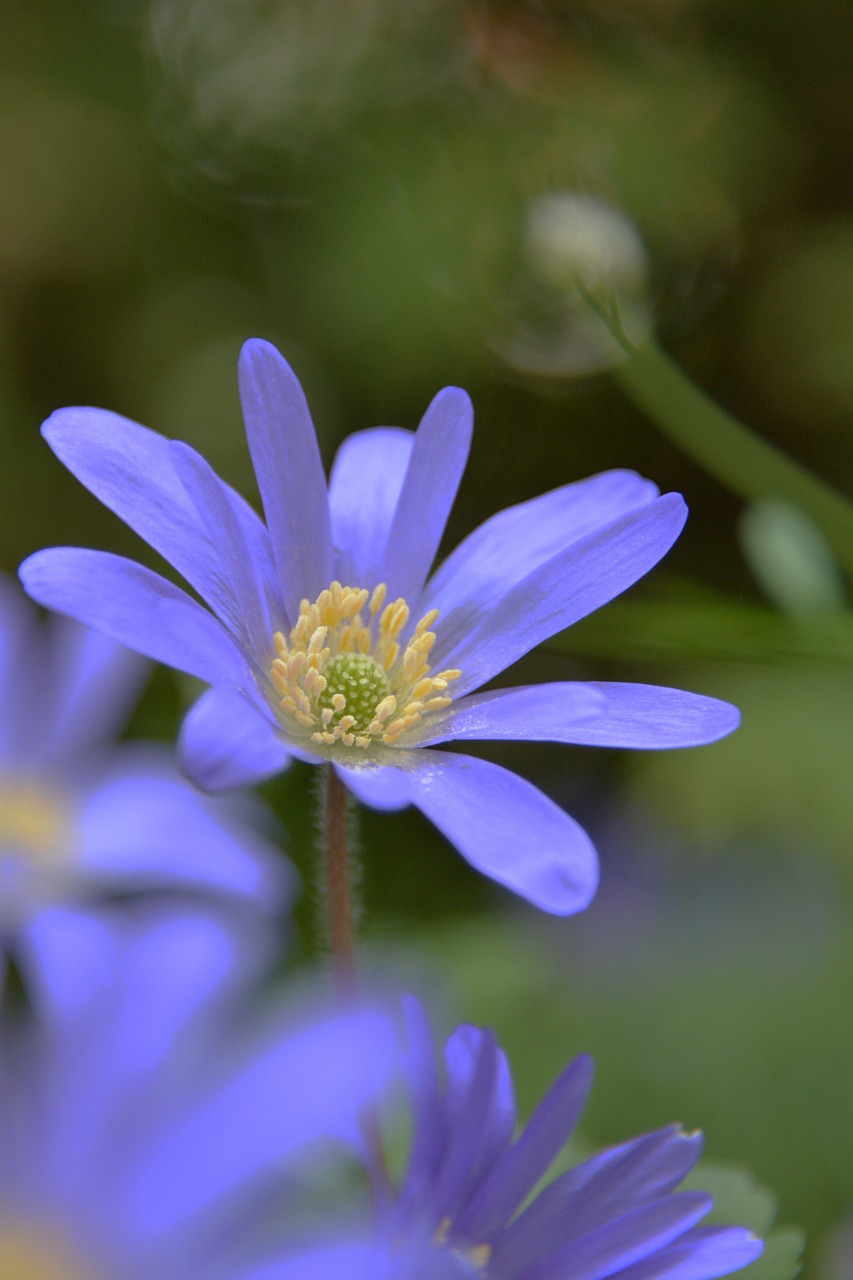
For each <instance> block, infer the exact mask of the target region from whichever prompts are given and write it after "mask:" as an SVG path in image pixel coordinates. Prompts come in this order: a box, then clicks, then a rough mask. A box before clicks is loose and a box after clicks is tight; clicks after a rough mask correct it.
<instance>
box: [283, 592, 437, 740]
mask: <svg viewBox="0 0 853 1280" xmlns="http://www.w3.org/2000/svg"><path fill="white" fill-rule="evenodd" d="M386 595H387V590H386V587H385V584H384V583H380V584H379V585H378V586H377V587H375V588H374V590H373V592H372V593H371V592H369V591H368V590H367V589H366V588H364V587H359V588H355V587H346V586H342V585H341V583H339V582H333V583H332V584H331V585H330V586H329V587H328V588H327V590H325V591H321V592H320V595H319V596H318V597H317V599H316V600H315V601H314V602H313V603H312V602H311V601H309V600H303V601H302V603H301V605H300V609H299V617H298V619H297V621H296V623H295V625H294V626H293V627H292V628H291V631H290V635H289V636H288V637H285V636H284V634H283V633H282V632H280V631H279V632H276V634H275V636H274V638H273V639H274V644H275V652H276V656H275V658H274V659H273V661H272V663H271V665H270V681H271V683H272V686H273V689H274V690H275V693H276V695H277V705H278V708H279V711H280V713H281V717H282V721H283V723H284V724H285V725H286V726H287V727H288V728H289V729H290V730H291V731H292V732H294V733H295V734H298V735H299V736H302V734H303V733H304V732H305V730H308V731H309V734H308V736H309V737H310V739H311V741H312V742H315V743H317V744H318V745H323V746H337V745H340V746H342V747H345V748H349V747H356V748H360V749H362V750H364V749H366V748H367V747H369V746H370V745H371V744H372V743H374V742H380V743H384V744H386V745H394V744H395V743H397V742H398V741H399V740H400V739H401V737H402V736H403V735H404V734H405V733H406V732H407V731H408V730H409V729H411V728H412V726H413V725H415V724H417V722H418V721H419V720H420V719H421V718H422V716H424V715H429V714H431V713H432V712H435V711H441V710H443V709H444V708H445V707H447V706H449V705H450V702H451V699H450V697H449V696H448V695H446V694H445V690H446V689H447V687H448V684H449V683H450V681H452V680H456V679H458V677H459V676H460V675H461V672H459V671H456V670H447V671H440V672H438V673H437V674H436V675H431V674H430V667H429V661H428V658H429V654H430V652H431V650H432V648H433V645H434V644H435V640H436V637H435V633H434V632H433V631H432V630H431V629H430V628H431V627H432V626H433V624H434V623H435V621H436V619H437V618H438V610H437V609H431V610H429V612H428V613H426V614H424V616H423V617H422V618H421V619H420V621H419V622H418V623H417V625H416V626H415V628H414V630H413V631H410V632H409V638H408V640H405V639H404V638H403V637H404V636H405V633H406V629H407V627H408V625H409V618H410V610H409V606H408V604H407V603H406V601H405V600H404V599H402V597H401V598H399V599H397V600H392V601H389V602H388V603H387V604H386V602H385V597H386ZM365 613H366V615H367V616H364V615H365Z"/></svg>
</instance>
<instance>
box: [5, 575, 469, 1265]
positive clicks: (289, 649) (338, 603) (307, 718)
mask: <svg viewBox="0 0 853 1280" xmlns="http://www.w3.org/2000/svg"><path fill="white" fill-rule="evenodd" d="M386 595H387V588H386V586H385V584H384V583H380V584H379V586H378V587H376V588H375V589H374V591H373V592H372V594H371V593H370V592H368V591H367V590H366V589H365V588H363V587H345V586H342V585H341V584H340V582H333V583H332V584H331V586H329V587H328V589H327V590H326V591H321V592H320V594H319V596H318V597H317V599H316V600H315V601H314V602H313V603H312V602H311V601H309V600H303V601H302V603H301V605H300V607H299V617H298V618H297V620H296V624H295V625H294V626H293V627H292V628H291V631H290V635H289V636H287V637H285V635H284V634H283V633H282V632H281V631H277V632H276V633H275V636H274V637H273V638H274V642H275V650H276V657H275V659H274V660H273V662H272V665H271V667H270V679H271V680H272V683H273V686H274V688H275V691H276V694H277V698H278V706H279V709H280V711H281V717H282V722H283V723H284V724H285V725H286V727H287V728H288V729H289V730H290V731H291V732H292V733H294V734H296V735H298V736H300V737H302V736H305V737H308V738H310V740H311V741H312V742H315V743H317V744H318V745H322V746H335V745H338V744H340V745H341V746H343V747H347V748H349V747H355V748H361V749H362V750H364V749H365V748H367V747H369V746H371V744H372V743H375V742H379V743H385V744H387V745H394V744H396V743H397V742H399V740H400V738H401V737H402V735H403V734H405V733H406V732H407V731H408V730H410V729H411V728H412V727H413V725H415V724H417V723H418V722H419V721H420V720H421V719H422V718H423V717H424V716H425V715H430V714H432V713H433V712H436V711H441V710H443V709H444V708H445V707H448V706H450V703H451V698H450V696H449V695H448V694H447V693H446V692H445V691H446V690H447V687H448V685H449V684H450V682H451V681H453V680H458V679H459V677H460V675H461V674H462V673H461V671H457V670H455V669H453V670H447V671H439V672H437V673H436V674H435V675H433V674H431V672H430V665H429V661H428V659H429V654H430V652H431V650H432V647H433V645H434V644H435V632H434V631H432V630H431V628H432V626H433V624H434V623H435V621H436V619H437V618H438V610H437V609H430V611H429V612H428V613H426V614H425V615H424V616H423V617H422V618H421V619H420V621H419V622H418V623H417V625H416V627H415V629H414V632H412V633H411V634H410V638H409V639H408V640H401V638H400V637H401V636H402V634H403V632H404V631H405V629H406V627H407V625H408V622H409V616H410V610H409V606H408V604H407V603H406V601H405V600H404V599H402V597H401V598H399V599H397V600H391V601H389V602H388V603H386V602H385V597H386ZM365 614H366V616H365ZM0 1280H2V1277H0Z"/></svg>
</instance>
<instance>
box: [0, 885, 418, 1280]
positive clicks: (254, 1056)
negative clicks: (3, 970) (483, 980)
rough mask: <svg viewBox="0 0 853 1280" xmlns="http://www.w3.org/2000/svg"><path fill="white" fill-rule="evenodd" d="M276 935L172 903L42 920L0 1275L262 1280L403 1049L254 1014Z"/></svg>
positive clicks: (15, 1054) (298, 1020)
mask: <svg viewBox="0 0 853 1280" xmlns="http://www.w3.org/2000/svg"><path fill="white" fill-rule="evenodd" d="M261 933H262V934H265V933H266V931H265V930H262V931H261ZM266 941H267V939H266V938H264V939H263V940H261V939H259V935H258V930H257V929H256V928H255V927H254V926H250V925H249V922H248V921H246V920H242V921H241V922H238V921H237V919H236V917H233V916H232V917H231V920H230V923H228V924H227V926H226V924H225V922H224V918H222V917H219V918H217V917H216V916H214V915H213V914H211V913H210V912H209V911H195V912H186V911H179V910H178V909H176V908H175V907H174V906H172V907H170V908H169V909H163V910H158V911H156V912H154V911H152V910H151V909H150V908H149V909H148V910H147V911H145V912H144V913H141V914H137V915H136V916H135V917H134V918H133V919H131V918H129V917H127V916H121V917H119V916H111V917H107V918H104V917H103V916H101V917H97V916H93V915H89V914H87V913H85V912H81V911H78V910H69V909H59V908H57V909H55V910H53V911H51V912H49V913H47V912H46V913H45V914H44V915H43V917H42V919H41V920H40V922H39V925H38V929H37V939H36V954H37V961H38V963H37V965H36V967H35V980H34V982H33V1001H34V1009H33V1014H34V1015H35V1016H31V1017H23V1016H22V1015H21V1014H20V1012H19V1013H18V1014H17V1015H14V1014H13V1015H11V1016H10V1015H9V1011H8V1009H3V1011H2V1013H0V1133H2V1143H0V1273H2V1275H3V1276H7V1277H8V1276H14V1277H20V1280H116V1277H121V1278H122V1280H150V1277H152V1276H156V1277H158V1280H251V1278H252V1277H253V1276H254V1275H255V1273H256V1271H257V1270H258V1268H259V1267H260V1266H261V1265H262V1264H263V1262H264V1260H265V1259H266V1258H267V1257H268V1256H269V1255H270V1254H271V1253H274V1252H276V1251H277V1250H279V1249H281V1250H282V1251H284V1249H285V1247H286V1239H287V1233H288V1232H289V1231H290V1230H293V1229H295V1228H294V1222H293V1221H291V1219H295V1217H296V1209H295V1206H294V1198H293V1195H292V1194H291V1192H292V1191H293V1190H295V1188H296V1185H297V1184H298V1183H301V1181H302V1179H303V1178H304V1177H306V1176H307V1175H308V1174H309V1173H310V1171H311V1170H312V1169H320V1170H322V1169H324V1168H325V1163H326V1162H327V1160H328V1158H329V1157H330V1156H331V1155H332V1154H334V1155H335V1156H336V1157H337V1156H338V1155H339V1153H340V1152H341V1150H345V1151H346V1150H348V1151H350V1152H352V1151H355V1149H356V1146H357V1143H358V1115H359V1113H360V1111H361V1109H362V1108H363V1107H364V1106H365V1105H366V1104H367V1103H369V1102H370V1101H371V1099H373V1098H374V1097H375V1096H376V1094H377V1092H378V1091H379V1090H381V1089H382V1088H383V1087H384V1085H385V1082H386V1081H387V1079H388V1075H389V1072H390V1070H391V1067H392V1065H393V1063H394V1062H395V1060H396V1057H397V1051H396V1044H395V1036H394V1033H393V1030H392V1028H391V1027H390V1025H389V1024H388V1022H387V1020H386V1019H385V1018H383V1017H382V1016H381V1015H380V1014H378V1013H375V1012H372V1011H370V1010H366V1009H364V1010H360V1011H352V1012H351V1013H349V1014H347V1015H345V1016H339V1017H330V1016H329V1015H328V1014H326V1015H325V1016H324V1015H323V1014H322V1013H319V1012H318V1011H317V1010H316V1009H315V1010H314V1011H313V1015H312V1016H310V1017H306V1016H305V1013H304V1010H302V1011H300V1012H298V1013H294V1011H293V1009H290V1010H285V1009H284V1008H282V1007H279V1006H278V1005H276V1006H275V1007H273V1008H270V1007H267V1008H266V1009H265V1010H264V1012H263V1014H262V1015H256V1016H251V1015H250V1014H249V1013H248V1012H247V1009H246V1003H247V997H248V995H249V994H250V981H251V983H252V985H254V980H255V979H256V978H257V977H258V976H259V971H260V964H261V963H262V962H264V961H265V959H266V956H265V954H264V952H265V951H266V950H267V947H266ZM309 1162H310V1163H309ZM314 1176H315V1177H316V1173H315V1175H314Z"/></svg>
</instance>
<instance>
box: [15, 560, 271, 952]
mask: <svg viewBox="0 0 853 1280" xmlns="http://www.w3.org/2000/svg"><path fill="white" fill-rule="evenodd" d="M147 665H148V664H147V663H145V662H144V661H143V660H142V659H141V658H140V657H139V656H138V654H135V653H131V652H130V651H129V650H128V649H125V648H124V647H123V646H121V645H118V644H116V643H115V642H114V641H112V640H109V639H107V638H106V637H105V636H102V635H99V634H98V633H97V632H94V631H89V630H88V629H86V628H85V627H81V626H80V625H79V624H77V623H74V622H70V621H69V620H68V619H67V618H58V617H52V618H49V619H48V620H47V622H46V623H44V624H42V623H41V622H40V621H39V619H38V618H37V616H36V611H35V610H34V609H33V607H32V605H31V604H30V603H29V601H28V600H27V599H26V598H25V597H24V595H23V594H22V592H21V591H20V589H19V587H18V586H17V584H12V583H11V582H8V581H5V580H3V579H0V943H3V942H5V944H6V945H7V946H13V947H14V949H15V951H16V954H17V956H18V959H19V962H21V963H22V964H23V966H24V968H27V966H28V963H29V952H30V950H31V944H32V939H31V936H30V932H29V931H28V925H29V924H30V923H31V922H32V920H33V919H34V918H35V917H37V915H38V913H39V912H40V911H41V910H43V909H44V908H45V907H48V906H49V905H50V904H53V903H57V902H66V903H67V902H70V901H74V900H80V899H91V898H93V897H96V896H103V895H104V894H116V893H126V892H128V891H139V890H152V889H156V890H162V889H171V890H175V889H179V890H184V891H186V890H191V891H194V892H198V891H201V892H204V893H213V894H216V895H217V896H218V897H219V898H220V899H222V898H223V897H228V898H229V899H230V900H231V901H233V902H235V903H243V904H250V905H251V906H252V907H253V909H254V910H258V909H261V910H263V911H264V912H267V913H271V912H275V911H278V910H281V909H282V908H283V907H284V906H285V905H287V903H288V901H289V899H290V897H291V894H292V890H293V882H294V877H293V874H292V872H291V869H290V867H289V865H288V864H287V863H286V862H285V860H284V858H283V857H282V856H281V855H280V854H279V853H278V851H277V850H276V849H275V848H274V847H273V846H272V845H271V844H270V843H269V842H268V841H266V840H265V839H264V838H263V837H262V836H261V835H260V834H258V832H257V831H255V830H254V829H253V828H252V827H251V826H250V825H249V823H248V821H247V820H246V819H247V818H248V810H246V813H245V814H244V813H243V812H242V810H243V809H245V805H243V804H241V805H239V806H238V805H235V804H234V803H231V802H223V801H221V800H218V801H212V800H209V799H205V798H204V797H202V796H199V794H198V793H197V792H196V791H195V790H194V789H193V788H192V787H190V786H189V785H188V784H187V783H186V782H185V781H184V780H183V779H182V778H181V777H180V776H179V775H178V773H177V770H176V769H175V767H174V765H173V763H172V760H171V753H169V752H168V751H166V750H164V749H161V748H155V747H151V746H144V745H141V744H139V743H136V744H132V743H124V744H121V745H116V744H115V743H114V742H113V740H112V739H113V738H114V735H115V734H116V733H117V732H118V730H119V729H120V728H121V726H122V725H123V723H124V721H125V720H126V718H127V715H128V714H129V712H130V709H131V707H132V705H133V703H134V702H135V700H136V697H137V695H138V693H139V690H140V686H141V681H142V679H143V678H144V676H145V674H146V671H147ZM252 808H254V805H253V806H252Z"/></svg>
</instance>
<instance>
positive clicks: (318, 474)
mask: <svg viewBox="0 0 853 1280" xmlns="http://www.w3.org/2000/svg"><path fill="white" fill-rule="evenodd" d="M239 378H240V399H241V402H242V405H243V416H244V417H245V420H246V437H247V439H248V441H249V450H250V452H251V454H252V462H253V464H254V467H255V474H256V476H257V478H258V487H259V488H260V491H261V497H262V499H263V503H264V512H265V514H266V518H267V525H268V527H269V531H270V537H271V539H272V549H273V558H274V560H275V565H276V569H277V571H278V579H279V585H280V588H281V592H282V597H283V602H284V607H285V609H286V611H287V616H288V620H289V622H290V623H291V625H292V624H293V623H294V622H295V621H296V618H297V616H298V614H299V602H300V600H302V599H303V598H304V597H306V596H307V597H308V599H309V600H313V599H315V598H316V596H318V595H319V594H320V592H321V591H322V590H323V588H324V587H327V586H328V585H329V582H330V581H331V578H332V539H331V532H330V525H329V502H328V496H327V494H326V477H325V474H324V472H323V463H322V460H321V458H320V449H319V446H318V444H317V436H316V434H315V431H314V424H313V423H312V421H311V414H310V412H309V409H308V404H307V402H306V400H305V395H304V392H303V390H302V387H301V386H300V385H299V380H298V379H297V377H296V374H295V373H294V372H293V370H292V369H291V367H290V365H289V364H288V363H287V361H286V360H285V359H284V357H283V356H282V355H280V354H279V352H278V351H276V349H275V347H274V346H272V344H271V343H269V342H263V341H262V340H261V339H259V338H253V339H252V340H251V341H249V342H247V343H246V344H245V345H244V347H243V350H242V352H241V354H240V365H239Z"/></svg>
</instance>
